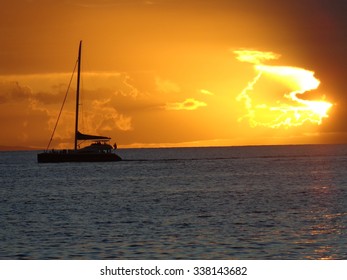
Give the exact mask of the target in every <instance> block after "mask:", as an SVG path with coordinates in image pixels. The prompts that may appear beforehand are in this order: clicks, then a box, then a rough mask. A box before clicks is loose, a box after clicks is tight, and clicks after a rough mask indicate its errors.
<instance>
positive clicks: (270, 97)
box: [234, 50, 332, 128]
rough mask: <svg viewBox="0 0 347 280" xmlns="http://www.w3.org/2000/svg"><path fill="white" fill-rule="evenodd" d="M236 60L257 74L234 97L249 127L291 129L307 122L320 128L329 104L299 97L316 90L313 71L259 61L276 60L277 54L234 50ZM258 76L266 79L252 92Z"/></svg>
mask: <svg viewBox="0 0 347 280" xmlns="http://www.w3.org/2000/svg"><path fill="white" fill-rule="evenodd" d="M234 53H235V54H236V55H237V59H238V60H240V61H242V62H249V63H252V64H253V65H254V69H255V70H256V72H257V75H256V76H255V77H254V78H253V80H251V81H250V82H249V83H248V85H247V86H246V88H245V89H244V90H243V91H242V92H241V93H240V94H239V95H238V97H237V100H238V101H243V102H244V104H245V108H246V111H247V113H246V115H244V116H243V117H241V118H240V120H242V119H245V118H247V119H248V120H249V123H250V125H251V126H252V127H255V126H265V127H271V128H278V127H295V126H301V125H303V124H304V123H307V122H310V123H314V124H318V125H320V124H321V123H322V120H323V118H327V117H328V111H329V109H330V108H331V106H332V104H331V103H329V102H327V101H325V100H324V98H323V97H322V98H321V100H308V99H304V98H303V95H304V94H306V95H307V94H308V93H310V91H312V90H315V89H317V88H318V87H319V84H320V81H319V80H318V79H317V78H316V77H315V76H314V72H313V71H309V70H306V69H303V68H299V67H292V66H272V65H265V64H263V63H262V62H263V61H266V60H273V59H278V58H279V55H277V54H275V53H272V52H260V51H252V50H251V51H250V50H238V51H234ZM262 77H267V78H269V79H270V81H271V83H267V84H266V86H265V87H264V86H263V88H262V89H261V91H257V90H255V87H256V85H258V84H259V81H260V79H261V78H262ZM275 81H278V82H279V83H280V84H282V85H284V86H285V87H286V90H283V88H281V90H280V92H281V93H280V94H276V95H274V94H273V93H272V92H273V91H276V92H277V91H279V90H278V89H277V88H276V86H275V83H274V82H275Z"/></svg>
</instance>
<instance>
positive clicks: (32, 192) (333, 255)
mask: <svg viewBox="0 0 347 280" xmlns="http://www.w3.org/2000/svg"><path fill="white" fill-rule="evenodd" d="M118 153H119V155H121V156H122V157H123V158H124V159H126V160H125V161H122V162H114V163H60V164H38V163H37V162H36V152H33V151H30V152H0V221H1V227H0V259H347V229H346V225H347V145H307V146H305V145H304V146H259V147H221V148H172V149H122V150H119V151H118Z"/></svg>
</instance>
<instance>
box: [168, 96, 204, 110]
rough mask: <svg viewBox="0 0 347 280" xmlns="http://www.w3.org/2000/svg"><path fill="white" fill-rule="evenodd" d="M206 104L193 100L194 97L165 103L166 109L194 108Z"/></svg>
mask: <svg viewBox="0 0 347 280" xmlns="http://www.w3.org/2000/svg"><path fill="white" fill-rule="evenodd" d="M205 106H207V104H206V103H205V102H202V101H198V100H195V99H194V98H188V99H186V100H184V101H183V102H173V103H166V106H165V109H166V110H177V111H179V110H196V109H198V108H200V107H205Z"/></svg>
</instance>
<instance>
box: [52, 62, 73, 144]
mask: <svg viewBox="0 0 347 280" xmlns="http://www.w3.org/2000/svg"><path fill="white" fill-rule="evenodd" d="M77 63H78V60H77V61H76V64H75V67H74V69H73V71H72V75H71V78H70V82H69V85H68V87H67V90H66V93H65V96H64V100H63V104H62V105H61V108H60V111H59V115H58V119H57V121H56V123H55V126H54V129H53V132H52V135H51V139H49V142H48V145H47V148H46V151H48V149H49V146H50V145H51V143H52V140H53V136H54V133H55V130H56V129H57V126H58V122H59V119H60V116H61V113H62V111H63V108H64V105H65V101H66V98H67V95H68V93H69V90H70V86H71V83H72V79H73V77H74V74H75V71H76V67H77Z"/></svg>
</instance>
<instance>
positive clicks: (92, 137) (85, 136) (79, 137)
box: [76, 131, 111, 140]
mask: <svg viewBox="0 0 347 280" xmlns="http://www.w3.org/2000/svg"><path fill="white" fill-rule="evenodd" d="M76 138H77V140H110V139H111V138H110V137H107V136H99V135H88V134H83V133H81V132H79V131H77V134H76Z"/></svg>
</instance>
